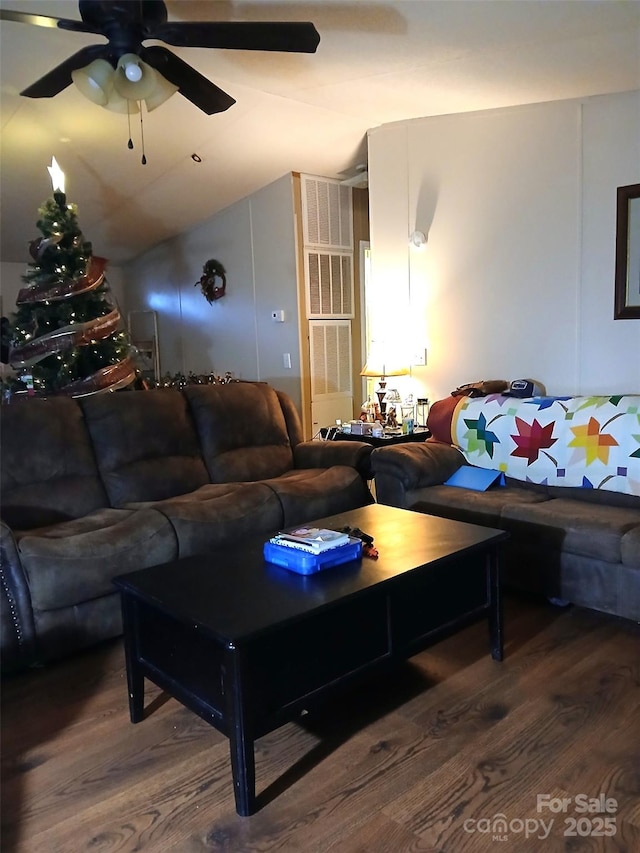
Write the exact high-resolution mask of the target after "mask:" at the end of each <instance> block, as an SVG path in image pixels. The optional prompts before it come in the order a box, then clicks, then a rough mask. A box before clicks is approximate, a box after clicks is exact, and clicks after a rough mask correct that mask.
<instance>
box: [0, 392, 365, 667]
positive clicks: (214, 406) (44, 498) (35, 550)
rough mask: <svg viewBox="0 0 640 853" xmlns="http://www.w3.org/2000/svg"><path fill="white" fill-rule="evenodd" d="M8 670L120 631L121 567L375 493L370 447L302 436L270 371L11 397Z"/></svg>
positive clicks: (3, 538)
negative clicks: (74, 395)
mask: <svg viewBox="0 0 640 853" xmlns="http://www.w3.org/2000/svg"><path fill="white" fill-rule="evenodd" d="M1 416H2V443H1V459H0V463H1V478H2V479H1V487H2V494H1V498H2V524H1V528H0V547H1V552H0V559H1V565H0V580H1V581H2V589H1V590H0V607H1V609H0V618H1V620H2V621H1V625H0V648H1V653H2V667H3V671H4V672H9V671H12V670H15V669H18V668H21V667H24V666H26V665H30V664H33V663H38V662H43V661H48V660H51V659H53V658H56V657H59V656H62V655H64V654H67V653H68V652H71V651H72V650H74V649H78V648H81V647H84V646H88V645H90V644H92V643H94V642H97V641H100V640H103V639H106V638H109V637H114V636H117V635H118V634H119V633H120V631H121V616H120V602H119V597H118V594H117V593H116V591H115V588H114V587H113V585H112V583H111V581H112V578H113V577H114V576H115V575H118V574H121V573H122V572H127V571H131V570H134V569H139V568H144V567H146V566H151V565H155V564H158V563H163V562H167V561H169V560H173V559H176V558H177V557H181V556H187V555H190V554H194V553H203V552H204V553H206V552H209V551H211V550H212V549H214V548H215V547H216V546H220V545H224V544H228V543H231V542H234V541H238V540H239V539H241V538H242V537H245V536H249V535H253V534H256V535H265V536H266V535H267V534H269V533H271V532H273V531H275V530H277V529H278V528H281V527H285V526H289V525H294V524H297V523H299V522H301V521H308V520H310V519H312V518H318V517H322V516H324V515H329V514H332V513H336V512H342V511H344V510H347V509H351V508H354V507H357V506H362V505H364V504H366V503H370V502H371V501H372V500H373V499H372V497H371V493H370V491H369V488H368V485H367V480H366V477H367V474H368V472H369V462H368V460H369V456H370V453H371V450H372V448H371V447H370V446H368V445H367V444H364V443H360V442H346V441H344V442H320V441H303V440H302V430H301V424H300V419H299V415H298V412H297V410H296V409H295V407H294V405H293V403H292V401H291V399H290V398H289V397H288V396H287V395H286V394H284V393H282V392H279V391H277V390H275V389H274V388H272V387H270V386H269V385H266V384H264V383H252V382H232V383H228V384H219V385H192V386H187V387H186V388H184V390H181V391H180V390H177V389H157V390H153V391H120V392H117V393H106V394H100V395H95V396H91V397H86V398H83V399H71V398H63V397H53V398H50V399H36V398H33V399H21V400H17V401H14V402H12V403H10V404H8V405H5V406H2V409H1Z"/></svg>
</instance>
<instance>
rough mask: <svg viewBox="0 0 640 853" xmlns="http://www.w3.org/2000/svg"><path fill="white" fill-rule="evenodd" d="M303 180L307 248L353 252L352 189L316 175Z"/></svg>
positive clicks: (303, 229) (303, 231)
mask: <svg viewBox="0 0 640 853" xmlns="http://www.w3.org/2000/svg"><path fill="white" fill-rule="evenodd" d="M300 180H301V190H302V233H303V242H304V245H305V246H331V247H332V248H335V249H345V250H348V251H349V252H351V251H353V212H352V204H351V196H352V193H351V187H345V186H343V185H342V184H340V182H339V181H335V180H331V179H330V178H318V177H316V176H314V175H301V176H300Z"/></svg>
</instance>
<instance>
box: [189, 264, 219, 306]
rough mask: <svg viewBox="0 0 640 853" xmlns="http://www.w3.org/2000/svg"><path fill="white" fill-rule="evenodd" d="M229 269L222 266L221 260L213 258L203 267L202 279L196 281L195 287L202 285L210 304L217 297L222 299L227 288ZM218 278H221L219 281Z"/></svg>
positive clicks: (201, 288)
mask: <svg viewBox="0 0 640 853" xmlns="http://www.w3.org/2000/svg"><path fill="white" fill-rule="evenodd" d="M226 273H227V271H226V270H225V268H224V267H223V266H222V264H221V263H220V261H216V260H215V258H211V259H210V260H208V261H207V262H206V264H205V265H204V266H203V267H202V276H201V277H200V281H196V283H195V285H194V287H198V286H200V290H201V291H202V293H203V295H204V297H205V299H206V300H207V302H208V303H209V304H211V303H212V302H214V301H215V300H216V299H222V297H223V296H224V294H225V292H226V289H227V275H226ZM216 279H220V282H219V283H217V282H216Z"/></svg>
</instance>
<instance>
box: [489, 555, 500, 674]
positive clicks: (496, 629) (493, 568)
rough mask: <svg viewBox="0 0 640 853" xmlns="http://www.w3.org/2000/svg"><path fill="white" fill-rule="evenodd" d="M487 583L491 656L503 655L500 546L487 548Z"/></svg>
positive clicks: (498, 658) (498, 656) (496, 658)
mask: <svg viewBox="0 0 640 853" xmlns="http://www.w3.org/2000/svg"><path fill="white" fill-rule="evenodd" d="M487 575H488V577H487V583H488V586H489V636H490V640H491V657H492V658H493V659H494V660H502V659H503V657H504V625H503V611H502V588H501V585H500V548H499V547H494V548H490V549H489V553H488V555H487Z"/></svg>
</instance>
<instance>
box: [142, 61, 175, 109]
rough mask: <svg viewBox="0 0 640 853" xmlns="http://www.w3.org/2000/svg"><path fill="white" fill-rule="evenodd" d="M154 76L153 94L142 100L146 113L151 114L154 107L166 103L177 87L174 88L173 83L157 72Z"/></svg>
mask: <svg viewBox="0 0 640 853" xmlns="http://www.w3.org/2000/svg"><path fill="white" fill-rule="evenodd" d="M155 74H156V85H155V88H154V90H153V92H152V93H151V94H150V95H147V97H146V98H145V99H144V102H145V104H146V106H147V112H149V113H150V112H151V110H155V108H156V107H159V106H160V105H161V104H164V102H165V101H168V100H169V98H170V97H171V96H172V95H175V93H176V92H177V91H178V88H179V87H178V86H175V85H174V84H173V83H170V82H169V80H167V79H166V77H163V76H162V74H159V73H158V72H157V71H156V72H155Z"/></svg>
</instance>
